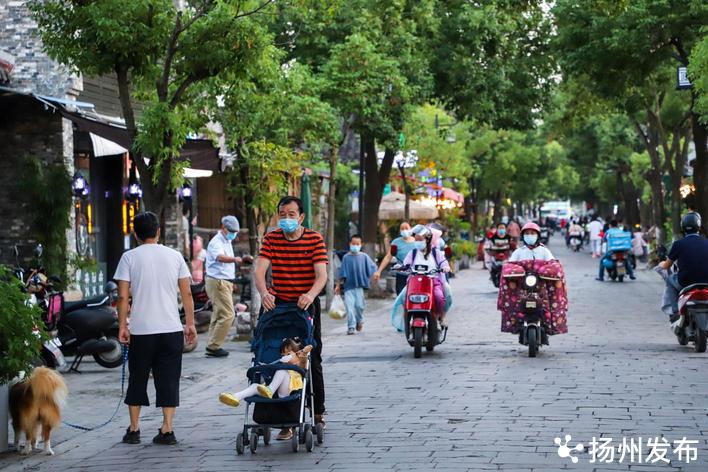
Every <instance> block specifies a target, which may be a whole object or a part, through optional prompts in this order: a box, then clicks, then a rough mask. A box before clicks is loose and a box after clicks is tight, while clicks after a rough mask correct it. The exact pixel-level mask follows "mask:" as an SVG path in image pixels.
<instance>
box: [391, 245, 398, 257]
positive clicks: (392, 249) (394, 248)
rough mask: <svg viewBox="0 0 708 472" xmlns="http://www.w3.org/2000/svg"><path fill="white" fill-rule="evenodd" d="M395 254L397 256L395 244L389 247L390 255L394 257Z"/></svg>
mask: <svg viewBox="0 0 708 472" xmlns="http://www.w3.org/2000/svg"><path fill="white" fill-rule="evenodd" d="M396 254H398V246H396V245H395V244H392V245H391V255H392V256H395V255H396Z"/></svg>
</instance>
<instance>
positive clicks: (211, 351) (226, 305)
mask: <svg viewBox="0 0 708 472" xmlns="http://www.w3.org/2000/svg"><path fill="white" fill-rule="evenodd" d="M240 229H241V228H240V225H239V224H238V220H237V219H236V217H235V216H232V215H227V216H225V217H223V218H222V219H221V230H220V231H219V232H218V233H216V236H214V237H213V238H211V241H209V246H208V247H207V257H206V291H207V295H209V299H210V300H211V302H212V304H213V305H214V311H213V312H212V314H211V323H210V324H209V341H208V343H207V347H206V355H207V356H210V357H226V356H228V355H229V352H228V351H227V350H225V349H224V348H222V347H221V346H222V345H223V344H224V342H225V341H226V336H227V335H228V334H229V329H230V328H231V325H232V324H233V321H234V316H235V312H234V301H233V291H234V284H233V280H234V279H235V278H236V265H235V264H238V263H240V262H241V258H240V257H234V248H233V246H232V245H231V244H232V243H233V241H234V240H235V239H236V237H237V236H238V232H239V230H240Z"/></svg>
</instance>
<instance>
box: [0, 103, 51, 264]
mask: <svg viewBox="0 0 708 472" xmlns="http://www.w3.org/2000/svg"><path fill="white" fill-rule="evenodd" d="M0 108H1V109H2V110H3V113H0V143H2V144H1V145H0V215H2V216H1V217H0V220H1V221H0V262H1V263H6V264H12V263H14V255H13V253H12V246H13V245H14V244H18V243H19V244H22V245H23V246H22V247H21V248H20V249H21V250H23V251H24V252H26V253H28V254H31V248H32V246H33V245H34V240H33V239H32V238H31V232H30V224H29V221H28V217H27V212H26V205H27V203H21V202H22V201H23V200H24V199H23V198H22V197H21V192H22V187H21V182H19V181H18V172H19V170H20V169H21V168H22V166H23V163H24V162H23V161H25V160H26V159H27V158H28V157H37V158H39V159H41V160H42V161H44V162H46V163H48V164H60V163H64V157H63V155H62V154H63V153H62V150H63V134H64V133H63V127H62V119H61V116H60V115H58V114H53V113H48V112H46V111H44V110H43V106H42V105H41V104H40V103H39V102H37V101H36V100H34V99H33V98H30V97H24V96H17V95H15V96H7V97H2V98H0Z"/></svg>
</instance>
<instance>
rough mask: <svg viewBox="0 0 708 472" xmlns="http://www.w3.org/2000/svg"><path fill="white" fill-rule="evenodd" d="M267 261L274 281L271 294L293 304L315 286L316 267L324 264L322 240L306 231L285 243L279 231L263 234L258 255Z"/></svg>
mask: <svg viewBox="0 0 708 472" xmlns="http://www.w3.org/2000/svg"><path fill="white" fill-rule="evenodd" d="M258 256H259V257H264V258H266V259H268V260H270V265H271V272H272V274H273V282H272V284H271V287H270V288H269V289H268V290H269V291H270V293H272V294H273V295H275V296H276V297H278V298H280V299H281V300H285V301H296V300H297V299H298V298H300V295H302V294H304V293H307V292H308V291H309V290H310V289H311V288H312V286H313V285H314V283H315V264H318V263H325V264H326V263H327V249H326V248H325V244H324V239H322V235H321V234H320V233H318V232H317V231H312V230H311V229H305V230H304V232H303V233H302V236H300V238H299V239H296V240H294V241H288V240H287V239H286V238H285V234H284V233H283V230H282V229H276V230H275V231H271V232H270V233H268V234H266V235H265V238H263V245H262V246H261V251H260V253H259V254H258Z"/></svg>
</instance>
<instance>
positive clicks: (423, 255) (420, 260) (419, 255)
mask: <svg viewBox="0 0 708 472" xmlns="http://www.w3.org/2000/svg"><path fill="white" fill-rule="evenodd" d="M413 236H414V237H415V241H416V248H415V249H414V250H413V251H411V252H409V253H408V255H407V256H406V258H405V260H404V261H403V265H404V266H407V267H416V266H421V265H425V266H428V268H429V269H435V268H437V269H439V270H442V272H443V273H441V274H438V277H437V278H436V279H435V281H434V291H433V297H434V299H435V312H436V313H437V315H438V321H439V322H440V326H442V327H446V326H447V319H446V317H445V284H446V278H445V274H446V273H448V272H450V264H449V263H448V262H447V259H445V254H444V253H443V252H442V251H440V250H439V249H438V248H437V247H435V246H434V245H433V232H432V231H431V230H430V228H428V227H427V226H423V225H416V226H415V227H414V228H413Z"/></svg>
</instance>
